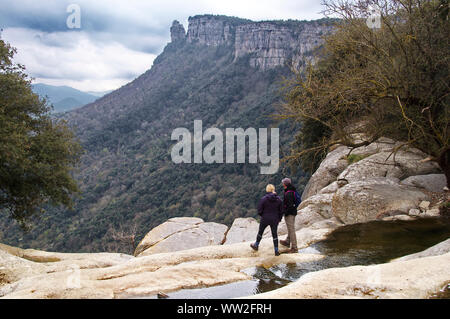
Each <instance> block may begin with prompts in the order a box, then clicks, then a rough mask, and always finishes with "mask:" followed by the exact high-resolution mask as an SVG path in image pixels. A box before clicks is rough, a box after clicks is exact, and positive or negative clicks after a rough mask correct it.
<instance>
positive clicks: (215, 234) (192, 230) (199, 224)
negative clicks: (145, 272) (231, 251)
mask: <svg viewBox="0 0 450 319" xmlns="http://www.w3.org/2000/svg"><path fill="white" fill-rule="evenodd" d="M227 230H228V227H227V226H226V225H222V224H218V223H205V222H204V221H203V219H201V218H195V217H178V218H172V219H169V220H168V221H167V222H165V223H163V224H161V225H159V226H157V227H155V228H153V229H152V230H151V231H150V232H149V233H148V234H147V235H146V236H145V237H144V239H142V241H141V242H140V243H139V245H138V246H137V247H136V250H135V253H134V255H135V256H139V255H141V254H142V253H143V252H145V253H146V255H149V254H156V253H167V252H173V251H179V250H185V249H192V248H197V247H202V246H210V245H220V244H222V243H223V241H224V239H225V234H226V232H227Z"/></svg>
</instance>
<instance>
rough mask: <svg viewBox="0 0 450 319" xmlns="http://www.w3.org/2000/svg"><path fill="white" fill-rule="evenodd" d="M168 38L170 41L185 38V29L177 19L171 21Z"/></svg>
mask: <svg viewBox="0 0 450 319" xmlns="http://www.w3.org/2000/svg"><path fill="white" fill-rule="evenodd" d="M170 38H171V40H172V43H174V42H178V41H184V40H185V38H186V30H184V27H183V25H182V24H181V23H180V22H178V21H177V20H175V21H174V22H173V23H172V27H171V28H170Z"/></svg>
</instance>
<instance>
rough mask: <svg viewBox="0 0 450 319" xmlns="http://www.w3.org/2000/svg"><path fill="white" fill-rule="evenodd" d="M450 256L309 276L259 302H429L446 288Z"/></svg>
mask: <svg viewBox="0 0 450 319" xmlns="http://www.w3.org/2000/svg"><path fill="white" fill-rule="evenodd" d="M449 264H450V253H448V254H445V255H441V256H435V257H425V258H419V259H413V260H409V261H400V262H395V263H387V264H381V265H373V266H354V267H347V268H331V269H326V270H321V271H316V272H310V273H308V274H306V275H304V276H303V277H301V278H300V279H299V280H298V281H296V282H294V283H292V284H289V285H287V286H285V287H283V288H280V289H278V290H274V291H271V292H267V293H264V294H259V295H255V296H252V297H250V298H258V299H304V298H307V299H311V298H315V299H317V298H322V299H323V298H331V299H336V298H370V299H379V298H384V299H386V298H392V299H406V298H408V299H409V298H412V299H415V298H416V299H418V298H421V299H423V298H428V297H429V296H430V295H432V294H434V293H435V292H436V291H438V290H439V289H441V288H442V287H443V286H444V285H446V284H447V282H448V280H449V278H450V277H449V276H450V271H449V267H448V265H449Z"/></svg>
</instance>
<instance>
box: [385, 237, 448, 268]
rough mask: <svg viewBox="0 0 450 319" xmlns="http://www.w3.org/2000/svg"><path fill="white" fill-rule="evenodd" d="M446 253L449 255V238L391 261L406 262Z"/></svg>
mask: <svg viewBox="0 0 450 319" xmlns="http://www.w3.org/2000/svg"><path fill="white" fill-rule="evenodd" d="M448 253H450V238H449V239H447V240H445V241H443V242H441V243H439V244H437V245H434V246H433V247H430V248H428V249H426V250H424V251H421V252H419V253H416V254H411V255H408V256H404V257H400V258H396V259H394V260H393V262H399V261H406V260H412V259H417V258H424V257H430V256H440V255H444V254H448Z"/></svg>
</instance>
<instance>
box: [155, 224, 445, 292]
mask: <svg viewBox="0 0 450 319" xmlns="http://www.w3.org/2000/svg"><path fill="white" fill-rule="evenodd" d="M449 237H450V220H449V219H443V218H430V219H419V220H415V221H391V222H383V221H375V222H370V223H364V224H356V225H348V226H344V227H341V228H339V229H337V230H336V231H334V232H333V233H331V234H330V235H329V236H328V238H327V239H326V240H324V241H321V242H318V243H316V244H314V245H312V246H310V247H308V248H306V249H303V250H301V251H300V252H299V253H320V254H323V255H325V256H326V257H325V258H323V259H321V260H318V261H313V262H308V263H298V264H282V265H277V266H274V267H271V268H268V269H266V268H263V267H254V268H249V269H246V270H244V272H246V273H247V274H249V275H251V276H252V278H253V279H252V280H248V281H243V282H235V283H231V284H227V285H222V286H215V287H208V288H198V289H183V290H179V291H176V292H172V293H169V294H168V295H169V297H170V298H173V299H211V298H213V299H227V298H237V297H244V296H249V295H254V294H259V293H263V292H267V291H271V290H274V289H278V288H281V287H283V286H285V285H287V284H289V283H290V282H293V281H296V280H298V279H299V278H300V277H301V276H303V275H304V274H306V273H308V272H312V271H319V270H323V269H328V268H335V267H348V266H355V265H363V266H364V265H372V264H381V263H386V262H389V261H390V260H391V259H394V258H398V257H401V256H405V255H409V254H413V253H417V252H420V251H423V250H425V249H427V248H429V247H431V246H433V245H435V244H437V243H439V242H442V241H444V240H446V239H447V238H449ZM448 290H449V289H448V287H447V288H446V289H443V291H441V292H436V296H435V298H449V292H448ZM147 298H148V297H147ZM150 298H156V296H150Z"/></svg>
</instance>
